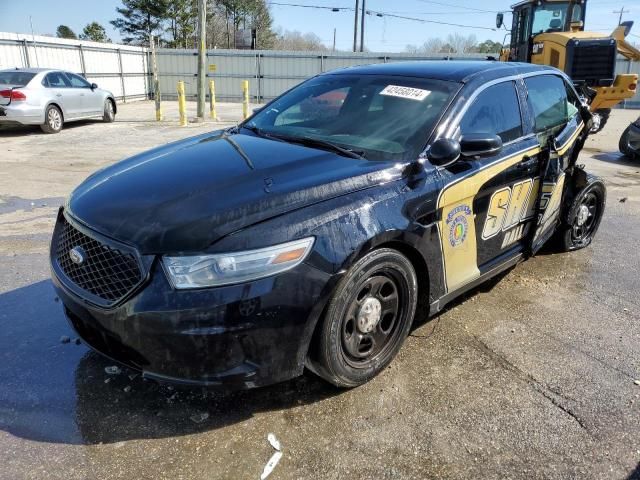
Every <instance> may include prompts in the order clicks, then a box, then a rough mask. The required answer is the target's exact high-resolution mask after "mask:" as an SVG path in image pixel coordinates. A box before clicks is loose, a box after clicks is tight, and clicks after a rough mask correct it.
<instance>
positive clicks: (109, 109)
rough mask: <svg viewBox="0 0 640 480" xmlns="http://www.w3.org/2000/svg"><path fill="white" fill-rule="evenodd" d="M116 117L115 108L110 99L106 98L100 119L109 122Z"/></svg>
mask: <svg viewBox="0 0 640 480" xmlns="http://www.w3.org/2000/svg"><path fill="white" fill-rule="evenodd" d="M115 119H116V108H115V105H114V103H113V101H112V100H110V99H108V98H107V99H106V100H105V101H104V113H103V114H102V121H103V122H105V123H111V122H113V121H114V120H115Z"/></svg>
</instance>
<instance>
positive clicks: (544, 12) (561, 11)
mask: <svg viewBox="0 0 640 480" xmlns="http://www.w3.org/2000/svg"><path fill="white" fill-rule="evenodd" d="M568 12H569V2H566V3H555V2H554V3H545V4H543V5H540V6H537V7H535V12H534V14H533V27H532V28H531V32H532V33H533V35H537V34H539V33H544V32H561V31H564V30H565V25H566V24H567V15H568ZM576 15H577V16H578V17H580V16H581V15H580V6H579V5H575V6H574V12H573V16H574V17H575V16H576ZM578 20H580V18H578Z"/></svg>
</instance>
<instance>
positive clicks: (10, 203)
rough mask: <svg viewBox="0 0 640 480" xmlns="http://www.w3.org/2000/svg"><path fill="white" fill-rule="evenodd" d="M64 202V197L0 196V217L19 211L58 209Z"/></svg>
mask: <svg viewBox="0 0 640 480" xmlns="http://www.w3.org/2000/svg"><path fill="white" fill-rule="evenodd" d="M64 201H65V198H64V197H43V198H21V197H5V196H0V215H5V214H7V213H13V212H19V211H25V212H32V211H34V210H35V209H37V208H44V207H53V208H58V207H59V206H60V205H63V204H64Z"/></svg>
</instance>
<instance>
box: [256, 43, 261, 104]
mask: <svg viewBox="0 0 640 480" xmlns="http://www.w3.org/2000/svg"><path fill="white" fill-rule="evenodd" d="M261 56H262V55H261V54H260V53H258V54H256V88H257V89H258V90H257V92H256V103H260V102H261V101H262V100H261V98H262V66H261V60H260V57H261Z"/></svg>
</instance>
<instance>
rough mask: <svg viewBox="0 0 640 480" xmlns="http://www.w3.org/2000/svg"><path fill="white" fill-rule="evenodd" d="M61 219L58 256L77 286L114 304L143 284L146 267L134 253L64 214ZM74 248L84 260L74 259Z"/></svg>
mask: <svg viewBox="0 0 640 480" xmlns="http://www.w3.org/2000/svg"><path fill="white" fill-rule="evenodd" d="M59 222H60V224H59V225H58V226H57V229H56V230H57V235H56V239H55V246H54V255H55V259H56V262H57V264H58V266H59V267H60V269H61V270H62V271H63V272H64V274H65V275H66V276H67V277H68V279H69V280H70V281H71V282H73V283H74V284H75V285H76V286H77V287H79V288H81V289H82V290H84V291H86V292H89V293H91V294H92V295H95V296H96V297H99V298H100V299H102V300H104V303H106V304H113V303H116V302H117V301H118V300H120V299H122V298H124V297H125V296H126V295H127V294H129V293H130V292H131V291H132V290H133V289H134V288H135V287H136V286H137V285H138V284H140V282H141V281H142V278H143V275H142V270H141V269H140V265H139V263H138V260H137V259H136V257H135V255H134V254H133V253H131V252H128V251H125V250H124V249H118V248H116V247H114V246H110V245H107V244H106V243H103V242H100V241H98V240H96V239H94V238H91V237H89V236H88V235H85V234H84V233H82V232H81V231H80V230H78V229H76V228H75V227H74V226H73V225H71V224H70V223H69V222H68V221H67V220H66V218H64V215H60V219H59ZM73 249H75V251H76V252H78V251H79V252H81V256H82V257H83V261H82V262H81V263H76V262H74V261H73V260H72V258H71V250H73ZM77 259H78V258H77V257H76V260H77Z"/></svg>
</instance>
